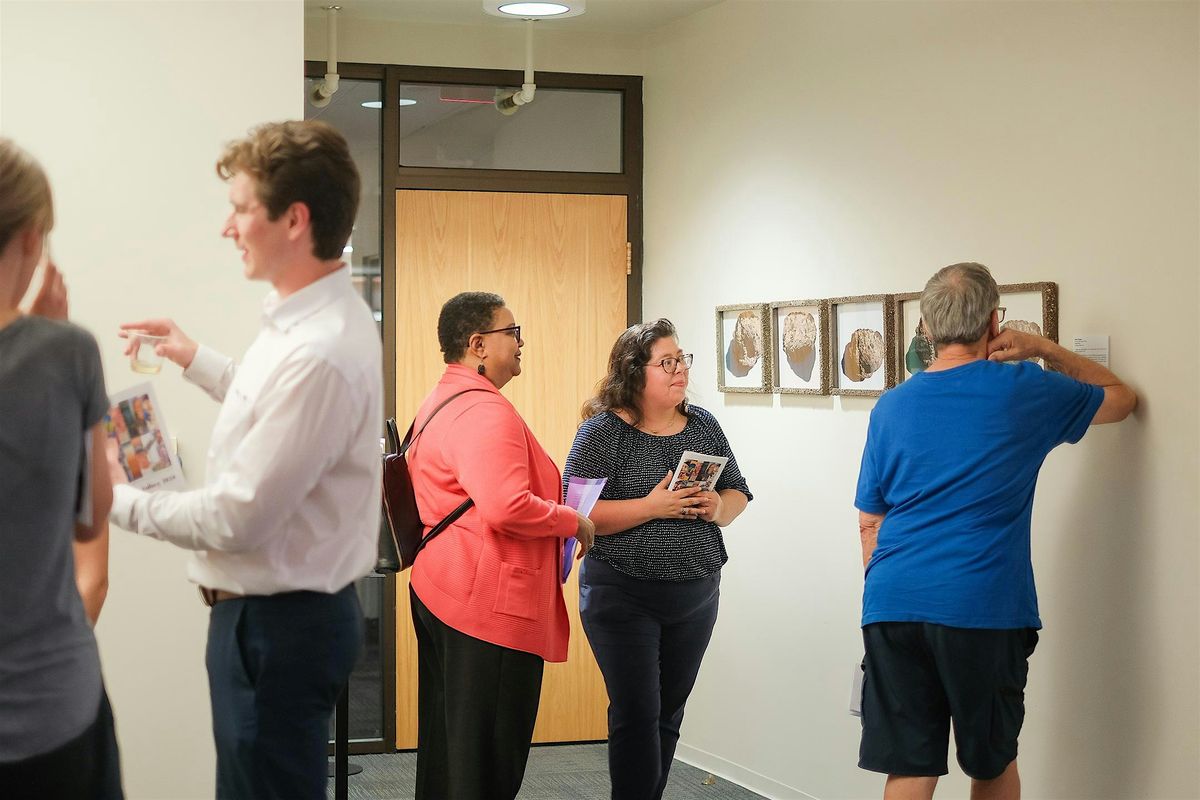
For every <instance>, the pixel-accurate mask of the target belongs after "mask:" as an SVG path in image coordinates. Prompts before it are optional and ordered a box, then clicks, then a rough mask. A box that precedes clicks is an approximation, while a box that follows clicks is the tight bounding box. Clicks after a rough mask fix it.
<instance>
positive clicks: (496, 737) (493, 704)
mask: <svg viewBox="0 0 1200 800" xmlns="http://www.w3.org/2000/svg"><path fill="white" fill-rule="evenodd" d="M409 595H410V597H411V598H412V615H413V625H414V626H415V627H416V630H417V654H418V669H417V673H418V676H417V792H416V795H417V800H513V798H514V797H516V796H517V792H518V791H519V790H520V788H521V780H522V779H523V778H524V777H525V763H526V762H527V761H528V760H529V744H530V742H531V741H532V740H533V723H534V720H535V719H536V718H537V710H538V700H539V698H540V696H541V691H542V669H543V668H544V666H545V662H543V661H542V659H541V657H540V656H536V655H533V654H532V653H525V652H522V651H520V650H512V649H510V648H507V647H500V646H499V645H495V644H491V643H489V642H484V641H482V640H480V639H476V638H475V637H473V636H468V635H466V634H465V633H462V632H460V631H456V630H454V629H453V628H451V627H449V626H448V625H446V624H445V623H444V622H442V621H441V620H439V619H438V618H437V617H435V616H434V615H433V614H432V613H431V612H430V611H429V609H428V608H426V607H425V604H424V603H422V602H421V599H420V598H419V597H417V594H416V592H413V591H412V590H411V588H410V590H409Z"/></svg>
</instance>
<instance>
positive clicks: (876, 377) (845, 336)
mask: <svg viewBox="0 0 1200 800" xmlns="http://www.w3.org/2000/svg"><path fill="white" fill-rule="evenodd" d="M893 313H894V308H893V305H892V295H888V294H869V295H859V296H857V297H835V298H833V299H832V300H830V301H829V349H828V355H827V356H826V358H827V360H828V363H829V374H830V381H829V393H830V394H838V395H849V396H858V397H878V396H879V395H881V394H883V392H884V390H885V389H890V388H891V387H892V386H894V385H895V384H896V374H895V373H896V369H895V359H893V358H891V357H889V355H890V354H891V353H892V352H893V350H894V349H895V344H894V342H895V329H894V327H893V325H894V323H893V321H892V315H893Z"/></svg>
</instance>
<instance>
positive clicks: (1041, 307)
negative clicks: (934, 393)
mask: <svg viewBox="0 0 1200 800" xmlns="http://www.w3.org/2000/svg"><path fill="white" fill-rule="evenodd" d="M998 288H999V289H1000V306H1001V307H1002V308H1003V309H1004V321H1003V322H1001V323H1000V330H1004V329H1005V328H1008V327H1013V328H1016V329H1017V330H1020V331H1026V332H1027V333H1035V334H1037V335H1038V336H1045V337H1046V338H1047V339H1050V340H1051V341H1053V342H1057V341H1058V284H1056V283H1053V282H1049V281H1042V282H1039V283H1005V284H1001V285H1000V286H999V287H998ZM892 304H893V307H894V311H893V314H894V325H895V340H896V341H895V347H894V350H893V360H894V361H895V370H896V382H897V383H899V382H901V381H903V380H905V379H906V378H911V377H912V376H913V375H916V374H917V373H918V372H921V371H922V370H924V369H925V368H926V367H928V366H929V365H930V364H931V363H933V358H934V355H935V354H934V350H933V344H932V343H931V342H930V341H929V339H928V337H927V336H926V334H925V326H924V324H923V323H922V321H921V293H920V292H908V293H905V294H898V295H894V296H893V303H892ZM1034 361H1035V363H1041V359H1034Z"/></svg>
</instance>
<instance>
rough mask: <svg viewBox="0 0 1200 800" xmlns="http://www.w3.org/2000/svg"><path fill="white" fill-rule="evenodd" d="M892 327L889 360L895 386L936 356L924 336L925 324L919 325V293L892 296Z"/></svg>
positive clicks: (930, 343) (926, 337)
mask: <svg viewBox="0 0 1200 800" xmlns="http://www.w3.org/2000/svg"><path fill="white" fill-rule="evenodd" d="M892 324H893V325H894V326H895V332H894V336H893V339H894V340H895V344H894V346H893V349H892V359H893V361H894V362H895V365H896V366H895V370H896V383H897V384H899V383H902V382H903V381H905V380H906V379H908V378H911V377H912V376H913V375H916V374H917V373H918V372H924V371H925V369H926V368H927V367H928V366H929V365H930V364H932V363H933V359H934V356H935V355H936V353H934V350H933V342H931V341H930V340H929V336H928V335H927V334H926V333H925V323H924V322H922V321H921V293H920V292H905V293H904V294H897V295H892Z"/></svg>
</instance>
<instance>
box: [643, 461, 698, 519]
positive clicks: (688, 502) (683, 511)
mask: <svg viewBox="0 0 1200 800" xmlns="http://www.w3.org/2000/svg"><path fill="white" fill-rule="evenodd" d="M670 485H671V472H670V471H669V470H668V471H667V474H666V476H665V477H664V478H663V479H662V480H661V481H659V482H658V485H657V486H655V487H654V488H653V489H651V490H650V494H648V495H646V497H645V501H646V503H647V504H648V506H649V509H648V510H649V513H650V515H651V519H692V518H694V517H696V515H697V511H698V508H697V506H698V505H699V504H700V487H699V486H692V487H690V488H688V489H675V490H674V491H672V490H671V489H668V488H667V487H668V486H670Z"/></svg>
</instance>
